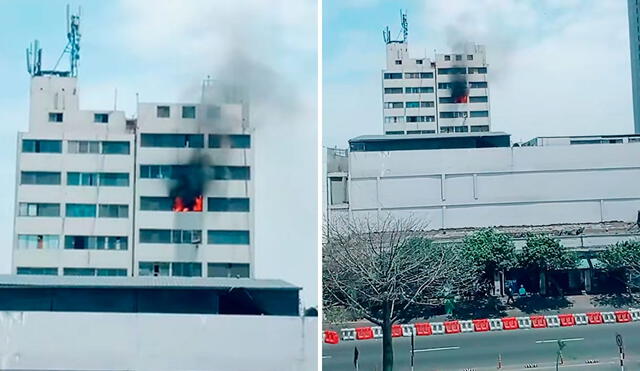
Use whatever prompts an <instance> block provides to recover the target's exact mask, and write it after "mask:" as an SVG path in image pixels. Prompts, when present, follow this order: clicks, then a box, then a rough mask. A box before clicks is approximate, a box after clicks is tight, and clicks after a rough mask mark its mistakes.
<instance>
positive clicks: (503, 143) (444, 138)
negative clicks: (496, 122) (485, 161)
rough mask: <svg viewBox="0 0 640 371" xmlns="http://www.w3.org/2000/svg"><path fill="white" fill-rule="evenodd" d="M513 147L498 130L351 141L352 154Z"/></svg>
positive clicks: (377, 136) (396, 136)
mask: <svg viewBox="0 0 640 371" xmlns="http://www.w3.org/2000/svg"><path fill="white" fill-rule="evenodd" d="M510 146H511V135H510V134H507V133H503V132H499V131H498V132H488V131H486V132H477V133H476V132H474V133H449V134H408V135H404V134H402V135H363V136H359V137H356V138H353V139H351V140H350V141H349V150H350V151H351V152H387V151H416V150H418V151H420V150H437V149H470V148H503V147H510Z"/></svg>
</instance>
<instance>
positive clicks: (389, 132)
mask: <svg viewBox="0 0 640 371" xmlns="http://www.w3.org/2000/svg"><path fill="white" fill-rule="evenodd" d="M384 133H385V134H386V135H402V134H404V131H402V130H399V131H398V130H392V131H385V132H384Z"/></svg>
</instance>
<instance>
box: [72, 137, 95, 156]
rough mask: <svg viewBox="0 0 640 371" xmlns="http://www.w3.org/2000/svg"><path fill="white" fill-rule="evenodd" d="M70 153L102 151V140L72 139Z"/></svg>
mask: <svg viewBox="0 0 640 371" xmlns="http://www.w3.org/2000/svg"><path fill="white" fill-rule="evenodd" d="M67 150H68V151H69V153H100V142H98V141H95V140H70V141H69V143H68V149H67Z"/></svg>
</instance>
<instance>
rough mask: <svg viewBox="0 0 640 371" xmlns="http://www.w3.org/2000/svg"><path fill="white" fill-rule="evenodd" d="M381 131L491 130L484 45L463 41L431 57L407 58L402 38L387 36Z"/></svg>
mask: <svg viewBox="0 0 640 371" xmlns="http://www.w3.org/2000/svg"><path fill="white" fill-rule="evenodd" d="M386 48H387V50H386V52H387V65H386V68H385V69H383V70H382V105H383V107H382V115H383V132H384V134H434V133H465V132H486V131H489V130H490V128H491V118H490V113H489V112H490V110H489V86H488V82H487V61H486V53H485V47H484V46H482V45H476V44H467V45H464V46H463V47H461V48H460V50H458V51H456V52H451V53H449V54H435V59H433V60H432V59H430V58H426V57H423V58H412V57H411V56H410V55H409V45H408V43H407V41H406V39H405V40H389V39H387V40H386Z"/></svg>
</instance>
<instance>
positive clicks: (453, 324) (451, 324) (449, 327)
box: [444, 321, 461, 334]
mask: <svg viewBox="0 0 640 371" xmlns="http://www.w3.org/2000/svg"><path fill="white" fill-rule="evenodd" d="M460 331H461V329H460V322H459V321H445V322H444V332H445V333H446V334H457V333H459V332H460Z"/></svg>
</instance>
